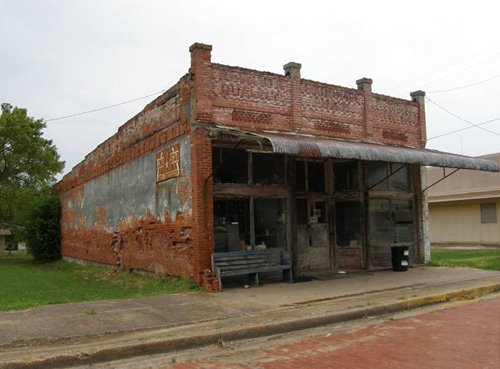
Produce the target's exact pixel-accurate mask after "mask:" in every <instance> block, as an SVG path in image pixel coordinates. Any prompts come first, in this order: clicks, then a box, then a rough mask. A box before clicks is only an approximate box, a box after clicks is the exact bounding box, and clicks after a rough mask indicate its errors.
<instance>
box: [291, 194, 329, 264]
mask: <svg viewBox="0 0 500 369" xmlns="http://www.w3.org/2000/svg"><path fill="white" fill-rule="evenodd" d="M326 209H327V203H326V201H325V200H324V199H318V198H309V199H297V252H296V261H297V266H296V267H297V268H298V269H299V273H304V272H307V271H315V270H324V269H329V268H331V253H330V239H329V230H328V218H327V211H326Z"/></svg>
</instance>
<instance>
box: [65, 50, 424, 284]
mask: <svg viewBox="0 0 500 369" xmlns="http://www.w3.org/2000/svg"><path fill="white" fill-rule="evenodd" d="M211 50H212V47H211V46H209V45H204V44H194V45H193V46H191V48H190V53H191V68H190V70H189V73H188V74H187V75H185V76H183V77H182V78H181V79H180V80H179V82H178V83H177V84H176V85H175V86H173V87H172V88H170V89H169V90H168V91H167V92H165V93H163V94H162V95H161V96H159V97H158V98H156V99H155V100H154V101H152V102H151V103H149V104H148V105H147V106H146V107H145V108H144V109H143V110H142V111H141V112H140V113H139V114H137V115H136V116H135V117H134V118H132V119H131V120H129V121H128V122H127V123H125V124H124V125H123V126H121V127H120V128H119V130H118V132H117V133H116V134H115V135H113V136H112V137H110V138H109V139H108V140H106V141H105V142H103V143H102V144H101V145H99V146H98V147H97V148H96V149H95V150H94V151H92V152H91V153H90V154H88V155H87V156H86V157H85V159H84V160H83V161H82V162H81V163H80V164H78V165H77V166H76V167H75V168H73V170H72V171H71V172H70V173H69V174H67V175H66V176H65V177H64V178H63V179H62V181H60V182H59V183H58V184H57V185H56V189H57V190H58V192H59V193H60V196H61V201H62V208H63V213H62V219H61V230H62V253H63V255H64V256H69V257H74V258H78V259H84V260H92V261H96V262H100V263H105V264H113V265H117V266H119V267H121V268H124V269H128V270H132V269H138V270H145V271H150V272H155V273H163V274H171V275H177V276H181V277H187V278H192V279H194V280H195V281H196V282H197V283H199V284H202V283H205V284H211V283H212V282H213V278H211V276H210V272H209V271H208V270H207V269H210V255H211V253H212V252H213V240H214V231H213V228H214V219H213V171H212V138H211V137H210V135H209V134H207V133H206V132H205V131H203V130H202V129H200V128H198V124H209V125H210V124H216V125H218V126H223V127H234V128H238V129H241V130H244V131H248V132H262V131H273V132H295V133H300V134H307V135H316V136H321V137H327V138H337V139H343V140H353V141H361V142H369V143H380V144H388V145H393V146H405V147H412V148H423V147H424V145H425V112H424V106H423V101H422V99H421V95H419V94H418V93H416V94H414V95H413V96H412V98H413V100H402V99H397V98H392V97H387V96H382V95H378V94H374V93H372V92H371V80H368V79H362V80H360V81H358V88H357V89H350V88H345V87H340V86H335V85H330V84H325V83H320V82H315V81H309V80H305V79H301V77H300V64H297V63H289V64H287V65H285V73H284V75H279V74H274V73H268V72H260V71H255V70H250V69H245V68H240V67H230V66H225V65H220V64H215V63H212V62H211ZM176 147H180V163H179V165H180V171H179V174H178V175H177V172H175V171H174V172H175V173H174V172H172V168H171V167H168V168H163V169H162V168H160V169H158V167H157V163H160V162H161V163H164V161H161V160H163V158H164V156H163V155H164V154H163V153H168V152H169V150H170V151H172V150H174V151H175V150H176ZM165 155H166V154H165ZM158 171H161V173H163V174H162V175H163V177H161V176H160V177H157V174H158V173H159V172H158ZM165 173H167V174H165ZM346 254H349V252H346ZM212 288H213V286H212Z"/></svg>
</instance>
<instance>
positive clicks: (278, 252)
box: [212, 248, 293, 291]
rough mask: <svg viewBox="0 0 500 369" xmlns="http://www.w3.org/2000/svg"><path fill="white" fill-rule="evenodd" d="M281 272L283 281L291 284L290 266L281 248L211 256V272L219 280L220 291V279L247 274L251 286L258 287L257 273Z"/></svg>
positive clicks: (220, 287)
mask: <svg viewBox="0 0 500 369" xmlns="http://www.w3.org/2000/svg"><path fill="white" fill-rule="evenodd" d="M279 270H281V271H282V272H283V281H284V282H289V283H292V282H293V280H292V265H291V264H290V261H289V259H288V257H287V255H286V252H285V250H283V249H281V248H271V249H266V250H255V251H234V252H217V253H214V254H212V271H213V272H214V273H215V275H216V277H217V279H218V280H219V291H221V290H222V277H228V276H235V275H245V274H247V275H248V277H249V279H250V283H251V285H252V286H255V287H258V286H259V273H264V272H273V271H279Z"/></svg>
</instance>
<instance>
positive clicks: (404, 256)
mask: <svg viewBox="0 0 500 369" xmlns="http://www.w3.org/2000/svg"><path fill="white" fill-rule="evenodd" d="M391 255H392V270H393V271H395V272H406V271H407V270H408V265H409V264H410V247H409V246H407V245H392V246H391Z"/></svg>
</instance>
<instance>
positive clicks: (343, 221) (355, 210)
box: [335, 201, 361, 247]
mask: <svg viewBox="0 0 500 369" xmlns="http://www.w3.org/2000/svg"><path fill="white" fill-rule="evenodd" d="M335 233H336V239H337V246H351V247H355V246H360V245H361V203H359V202H354V201H350V202H340V203H337V204H335Z"/></svg>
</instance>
